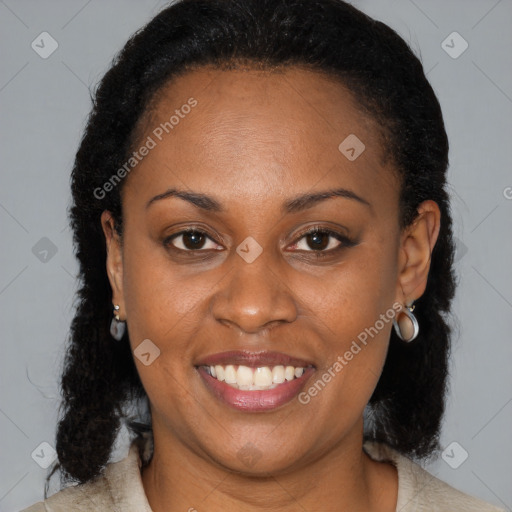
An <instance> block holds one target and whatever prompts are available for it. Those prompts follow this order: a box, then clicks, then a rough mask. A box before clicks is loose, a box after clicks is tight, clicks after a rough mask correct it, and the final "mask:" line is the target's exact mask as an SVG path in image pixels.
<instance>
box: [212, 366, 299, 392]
mask: <svg viewBox="0 0 512 512" xmlns="http://www.w3.org/2000/svg"><path fill="white" fill-rule="evenodd" d="M206 369H207V371H208V373H209V374H210V375H211V376H212V377H214V378H216V379H217V380H220V381H224V382H225V383H226V384H229V385H230V386H232V387H234V388H237V389H242V390H244V391H256V390H267V389H274V388H275V387H277V386H278V385H279V384H282V383H283V382H285V381H291V380H293V379H295V378H299V377H301V376H302V375H303V374H304V368H301V367H297V368H295V367H294V366H286V367H285V366H282V365H277V366H274V367H272V368H271V367H269V366H260V367H258V368H251V367H249V366H244V365H238V366H236V365H232V364H228V365H226V366H222V365H220V364H217V365H215V366H207V367H206Z"/></svg>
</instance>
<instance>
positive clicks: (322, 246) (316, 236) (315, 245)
mask: <svg viewBox="0 0 512 512" xmlns="http://www.w3.org/2000/svg"><path fill="white" fill-rule="evenodd" d="M322 238H323V239H324V240H323V242H324V243H322V240H321V239H322ZM326 238H327V239H328V237H326V236H325V233H319V232H316V233H311V234H309V235H308V242H309V241H311V240H315V241H314V242H313V245H310V247H312V248H313V249H325V247H327V245H328V243H325V241H326V240H325V239H326Z"/></svg>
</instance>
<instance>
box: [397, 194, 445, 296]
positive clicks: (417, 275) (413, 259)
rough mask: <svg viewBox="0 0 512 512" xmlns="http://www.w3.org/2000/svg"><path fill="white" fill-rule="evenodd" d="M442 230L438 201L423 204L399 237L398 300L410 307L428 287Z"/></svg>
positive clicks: (428, 201)
mask: <svg viewBox="0 0 512 512" xmlns="http://www.w3.org/2000/svg"><path fill="white" fill-rule="evenodd" d="M440 228H441V211H440V210H439V206H438V205H437V203H436V202H435V201H432V200H427V201H423V202H422V203H421V204H420V205H419V207H418V217H417V218H416V220H415V221H414V222H413V224H412V225H411V226H409V227H408V228H406V229H405V230H404V232H403V234H402V235H401V237H400V249H399V250H400V254H399V267H398V288H399V289H400V291H401V292H400V295H401V296H399V297H398V300H399V301H400V302H402V303H405V304H407V305H409V304H411V303H412V302H413V301H414V300H416V299H418V298H419V297H421V296H422V295H423V293H424V292H425V288H426V287H427V278H428V272H429V270H430V262H431V256H432V251H433V249H434V246H435V244H436V241H437V237H438V235H439V230H440Z"/></svg>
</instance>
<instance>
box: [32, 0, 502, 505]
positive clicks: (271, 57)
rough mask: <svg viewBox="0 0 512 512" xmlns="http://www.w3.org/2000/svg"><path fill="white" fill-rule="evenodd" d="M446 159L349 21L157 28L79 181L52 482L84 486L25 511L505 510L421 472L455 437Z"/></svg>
mask: <svg viewBox="0 0 512 512" xmlns="http://www.w3.org/2000/svg"><path fill="white" fill-rule="evenodd" d="M447 155H448V142H447V138H446V132H445V129H444V125H443V119H442V114H441V111H440V107H439V103H438V101H437V99H436V97H435V95H434V93H433V91H432V88H431V87H430V85H429V83H428V82H427V80H426V78H425V75H424V72H423V69H422V66H421V64H420V62H419V60H418V59H417V58H416V57H415V56H414V55H413V54H412V52H411V51H410V49H409V48H408V46H407V45H406V43H405V42H404V41H403V40H402V39H401V38H400V37H399V36H398V35H397V34H396V33H395V32H394V31H392V30H391V29H390V28H389V27H387V26H385V25H384V24H382V23H379V22H376V21H374V20H372V19H370V18H369V17H367V16H366V15H364V14H362V13H361V12H359V11H358V10H356V9H355V8H354V7H352V6H350V5H348V4H345V3H344V2H342V1H340V0H320V1H315V2H311V1H309V0H279V1H276V0H272V1H271V0H183V1H181V2H178V3H177V4H175V5H173V6H171V7H169V8H167V9H166V10H164V11H163V12H161V13H160V14H159V15H157V16H156V17H155V18H154V19H153V20H152V21H151V22H150V23H149V24H148V25H147V26H146V27H144V29H142V30H141V31H139V32H138V33H137V34H136V35H135V36H134V37H133V38H132V39H131V40H130V41H129V42H128V43H127V45H126V46H125V48H124V50H123V51H122V53H121V54H120V56H119V57H118V58H117V59H116V61H115V62H114V65H113V66H112V68H111V69H110V70H109V72H108V73H107V74H106V76H105V77H104V79H103V80H102V82H101V84H100V87H99V89H98V90H97V94H96V98H95V104H94V109H93V111H92V114H91V117H90V118H89V121H88V125H87V128H86V132H85V135H84V137H83V139H82V142H81V146H80V148H79V150H78V153H77V156H76V161H75V166H74V169H73V174H72V192H73V199H74V203H73V207H72V210H71V222H72V227H73V230H74V236H75V243H76V247H77V256H78V258H79V261H80V265H81V267H80V268H81V278H82V287H81V289H80V292H79V296H80V302H79V306H78V308H77V312H76V316H75V318H74V320H73V324H72V336H71V344H70V347H69V351H68V356H67V363H66V368H65V372H64V375H63V377H62V389H63V396H64V414H63V417H62V419H61V421H60V423H59V429H58V434H57V453H58V458H59V466H57V467H55V468H54V470H56V469H60V471H61V475H62V476H63V478H64V480H67V481H70V482H76V483H79V484H80V485H78V486H72V487H69V488H66V489H65V490H62V491H61V492H59V493H57V494H55V495H54V496H52V497H50V498H48V499H47V500H46V501H45V502H44V503H39V504H36V505H34V506H33V507H31V508H29V509H27V510H28V511H31V512H34V511H44V510H47V511H50V510H51V511H57V510H66V511H69V510H120V511H121V510H122V511H151V510H152V511H154V512H160V511H179V510H189V511H193V510H198V511H201V510H209V511H217V510H219V511H220V510H223V511H226V510H227V511H231V510H233V511H235V510H236V511H239V510H243V511H251V512H252V511H259V510H264V509H266V510H269V509H270V510H283V511H292V510H293V511H295V510H352V511H355V510H361V511H377V510H378V511H381V512H382V511H384V512H391V511H398V510H400V511H402V512H405V511H413V510H414V511H418V510H425V511H426V510H429V511H432V510H450V511H457V510H461V511H462V510H464V511H472V510H473V511H477V510H478V511H492V510H499V509H497V508H495V507H493V506H492V505H490V504H486V503H484V502H482V501H480V500H478V499H476V498H473V497H471V496H469V495H466V494H463V493H462V492H459V491H457V490H456V489H454V488H452V487H450V486H448V485H447V484H445V483H443V482H442V481H440V480H438V479H437V478H435V477H433V476H431V475H429V474H428V473H427V472H426V471H425V470H423V469H422V468H421V467H420V466H419V465H418V464H417V463H416V462H413V461H412V460H411V459H417V460H419V459H425V458H427V457H428V456H430V455H432V454H434V452H435V451H436V450H437V449H438V448H439V446H438V436H439V430H440V423H441V418H442V414H443V411H444V395H445V389H446V378H447V362H448V353H449V342H450V328H449V325H448V323H447V322H446V320H445V314H446V313H448V312H449V311H450V304H451V301H452V299H453V296H454V292H455V282H454V276H453V270H452V260H453V252H454V245H453V240H452V232H451V217H450V207H449V200H448V195H447V193H446V190H445V184H446V182H445V180H446V170H447V165H448V156H447ZM137 399H141V400H142V402H143V403H144V401H145V400H147V403H148V404H149V411H150V421H148V423H147V424H146V425H144V424H142V423H141V419H140V418H138V419H137V421H131V420H129V417H128V413H127V408H128V407H129V406H130V404H132V403H134V401H136V400H137ZM123 422H126V423H127V424H128V425H129V426H130V427H131V428H132V430H133V431H134V433H135V434H134V440H133V443H132V446H131V448H130V452H129V454H128V456H127V457H126V458H125V459H123V460H122V461H120V462H118V463H111V464H108V462H109V456H110V453H111V450H112V446H113V443H114V441H115V439H116V435H117V433H118V431H119V427H120V426H121V425H122V424H123Z"/></svg>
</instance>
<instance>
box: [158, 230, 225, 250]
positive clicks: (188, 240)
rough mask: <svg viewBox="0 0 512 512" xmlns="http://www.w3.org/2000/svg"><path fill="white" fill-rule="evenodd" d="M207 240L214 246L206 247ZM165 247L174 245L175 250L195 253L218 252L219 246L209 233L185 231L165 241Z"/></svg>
mask: <svg viewBox="0 0 512 512" xmlns="http://www.w3.org/2000/svg"><path fill="white" fill-rule="evenodd" d="M207 240H210V241H211V242H212V246H210V247H205V245H207ZM175 241H177V243H175ZM164 245H165V246H166V247H168V246H169V245H172V246H173V247H174V248H176V249H178V250H180V251H185V252H194V251H198V250H199V249H205V250H206V249H210V250H211V249H213V250H216V249H217V247H218V244H217V243H215V241H214V240H213V239H212V238H211V237H210V236H209V235H208V233H205V232H204V231H200V230H198V229H187V230H185V231H180V232H179V233H175V234H174V235H171V236H169V237H167V238H166V239H165V240H164Z"/></svg>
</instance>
